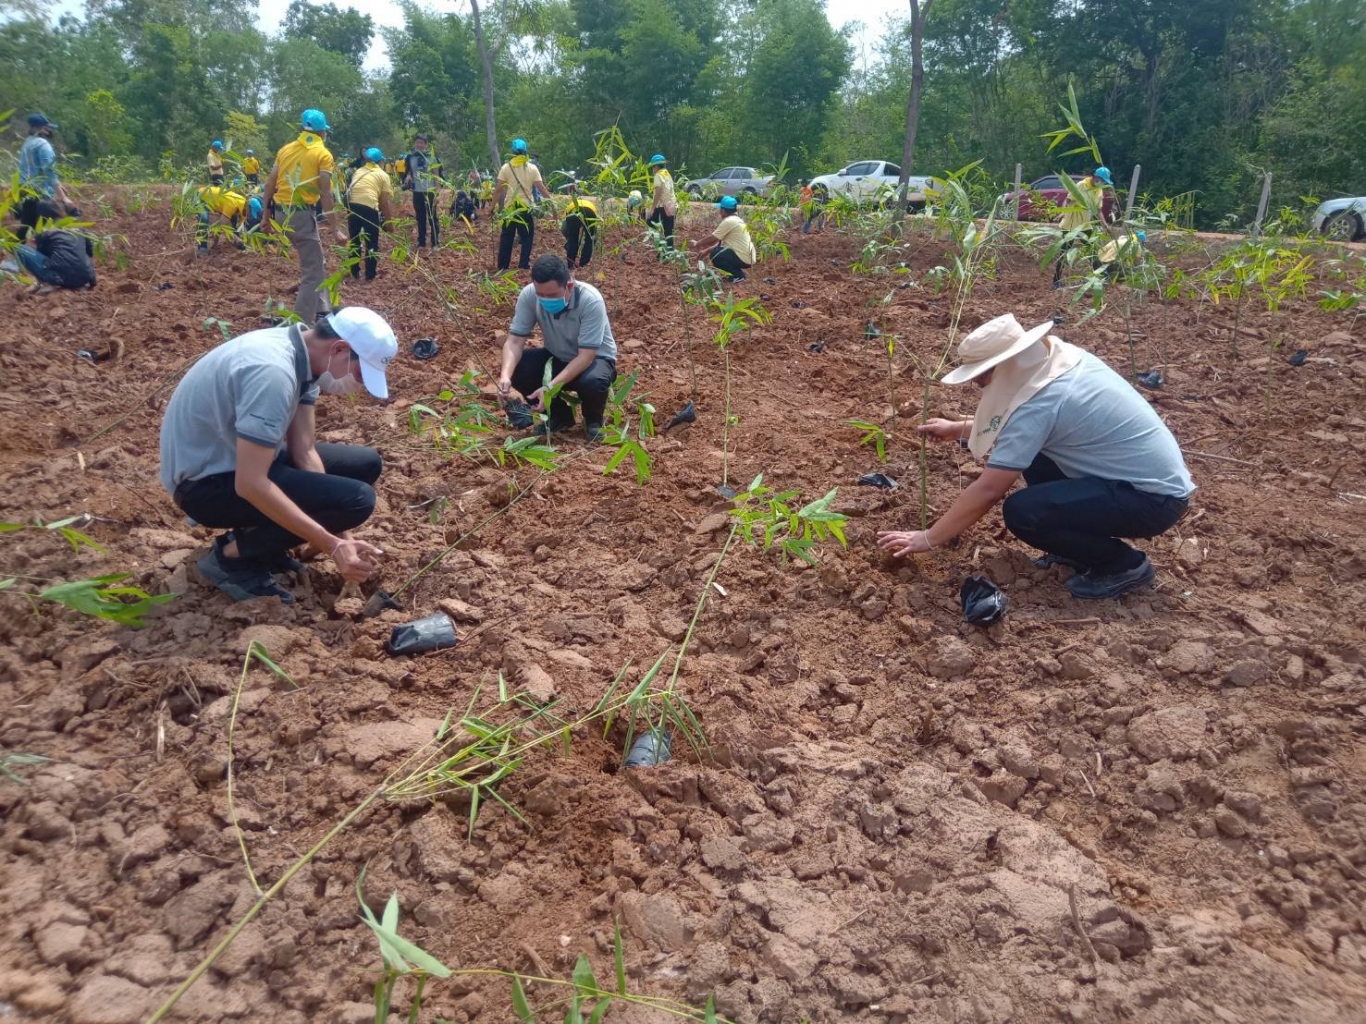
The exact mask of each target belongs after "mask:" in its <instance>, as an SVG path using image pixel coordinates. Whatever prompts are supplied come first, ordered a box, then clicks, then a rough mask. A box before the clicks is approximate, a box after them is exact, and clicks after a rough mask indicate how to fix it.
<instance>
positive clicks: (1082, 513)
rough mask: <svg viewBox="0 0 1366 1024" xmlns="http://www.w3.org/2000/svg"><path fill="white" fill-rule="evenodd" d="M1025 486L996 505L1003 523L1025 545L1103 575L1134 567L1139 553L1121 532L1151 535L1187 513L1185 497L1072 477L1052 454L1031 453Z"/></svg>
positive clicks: (1137, 561)
mask: <svg viewBox="0 0 1366 1024" xmlns="http://www.w3.org/2000/svg"><path fill="white" fill-rule="evenodd" d="M1024 478H1025V483H1026V484H1027V485H1028V486H1026V487H1025V488H1024V490H1021V491H1016V492H1015V493H1014V494H1012V495H1011V496H1010V497H1008V498H1006V500H1005V504H1004V505H1003V506H1002V507H1001V515H1002V517H1003V518H1004V519H1005V523H1006V528H1007V529H1008V530H1010V532H1011V533H1013V534H1015V536H1017V537H1019V538H1020V539H1021V540H1022V541H1024V542H1025V543H1026V544H1030V545H1032V546H1034V547H1036V548H1038V549H1039V550H1041V551H1046V552H1048V553H1049V554H1053V555H1058V556H1060V557H1062V558H1067V559H1070V560H1071V561H1073V562H1076V563H1077V564H1079V565H1082V566H1085V567H1086V568H1088V569H1091V570H1093V571H1095V572H1098V573H1101V574H1102V575H1108V574H1110V573H1116V572H1124V571H1125V570H1126V569H1134V568H1137V567H1138V565H1139V564H1140V563H1141V562H1142V561H1143V554H1142V552H1140V551H1136V550H1134V549H1133V548H1131V547H1130V546H1129V545H1128V544H1125V543H1124V542H1123V541H1122V540H1119V538H1120V537H1156V536H1158V535H1159V534H1163V533H1166V532H1167V531H1168V530H1170V529H1171V528H1172V527H1173V526H1175V525H1176V524H1177V523H1178V522H1180V520H1181V517H1182V516H1184V515H1185V514H1186V509H1187V508H1188V507H1189V504H1190V503H1189V501H1188V500H1187V499H1186V498H1173V497H1167V496H1164V495H1161V494H1151V493H1149V492H1148V491H1140V490H1139V489H1138V488H1136V487H1134V485H1133V484H1129V483H1124V482H1122V481H1117V480H1099V479H1096V478H1093V477H1080V478H1077V479H1071V478H1069V477H1066V476H1064V475H1063V472H1062V470H1060V469H1059V468H1058V466H1057V463H1055V462H1054V461H1053V460H1052V459H1050V458H1049V457H1048V456H1046V455H1039V456H1036V457H1035V459H1034V461H1033V463H1031V464H1030V467H1029V468H1028V469H1026V470H1025V472H1024Z"/></svg>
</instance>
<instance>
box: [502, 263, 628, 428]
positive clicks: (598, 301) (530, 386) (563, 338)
mask: <svg viewBox="0 0 1366 1024" xmlns="http://www.w3.org/2000/svg"><path fill="white" fill-rule="evenodd" d="M537 324H540V326H541V336H542V338H544V341H545V345H544V347H543V348H527V347H526V343H527V339H528V338H530V337H531V334H532V332H533V331H534V330H535V329H536V325H537ZM547 378H548V379H547ZM616 379H617V342H616V339H615V338H614V337H612V325H611V324H610V323H608V322H607V304H606V303H605V302H604V301H603V299H602V293H601V292H600V291H598V290H597V289H596V288H594V287H593V286H592V285H591V284H584V283H583V282H581V281H575V280H574V278H573V276H572V275H571V274H570V272H569V264H567V263H565V261H564V258H563V257H561V256H555V255H546V256H542V257H541V258H540V259H538V260H537V261H536V262H535V264H533V265H532V268H531V284H529V285H527V286H526V287H525V288H523V289H522V293H521V294H520V295H518V296H517V308H516V310H515V311H514V312H513V316H512V326H511V327H509V328H508V337H507V342H506V343H505V344H504V345H503V369H502V373H501V374H500V375H499V378H498V395H499V398H500V399H501V400H502V402H503V404H504V405H506V404H507V403H508V402H509V401H510V400H511V398H512V392H513V390H514V389H515V390H516V391H517V392H518V394H520V395H522V396H524V397H525V398H526V400H527V401H528V402H529V403H531V407H532V409H533V410H534V411H536V412H544V411H545V409H544V405H543V401H544V396H545V392H546V390H547V389H548V388H552V387H557V386H558V387H562V388H563V389H564V390H565V391H571V392H573V393H574V394H576V395H578V396H579V404H580V405H582V406H583V430H584V433H585V434H586V435H587V437H588V440H589V441H596V440H597V439H598V436H599V435H600V434H601V433H602V417H603V412H604V410H605V409H606V408H607V393H608V391H609V390H610V389H611V387H612V382H613V381H614V380H616ZM510 418H514V417H511V416H510ZM514 425H518V424H516V422H515V418H514ZM520 425H522V426H525V425H526V424H525V423H523V424H520ZM573 425H574V410H573V408H572V407H571V406H570V404H569V403H568V402H567V401H565V400H564V399H563V398H562V397H560V396H559V395H556V396H555V399H554V401H553V402H551V405H550V418H549V422H548V423H546V424H545V425H544V427H543V428H541V429H543V430H544V431H545V432H546V433H547V435H548V434H550V433H554V432H557V431H561V430H566V429H568V428H569V427H572V426H573Z"/></svg>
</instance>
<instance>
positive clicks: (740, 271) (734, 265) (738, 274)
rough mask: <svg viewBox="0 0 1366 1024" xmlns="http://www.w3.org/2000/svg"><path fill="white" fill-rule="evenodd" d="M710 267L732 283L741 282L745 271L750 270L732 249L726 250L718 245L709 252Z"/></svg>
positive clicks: (748, 265)
mask: <svg viewBox="0 0 1366 1024" xmlns="http://www.w3.org/2000/svg"><path fill="white" fill-rule="evenodd" d="M711 265H712V266H713V267H715V268H716V269H717V270H719V271H721V273H723V274H725V275H726V276H727V277H729V278H730V279H731V280H732V281H743V280H744V279H745V271H746V270H748V269H749V268H750V264H748V263H746V262H745V261H744V260H742V259H741V258H740V257H739V256H737V255H736V254H735V250H734V249H728V248H726V247H725V246H724V245H718V246H717V247H716V248H715V249H713V250H712V251H711Z"/></svg>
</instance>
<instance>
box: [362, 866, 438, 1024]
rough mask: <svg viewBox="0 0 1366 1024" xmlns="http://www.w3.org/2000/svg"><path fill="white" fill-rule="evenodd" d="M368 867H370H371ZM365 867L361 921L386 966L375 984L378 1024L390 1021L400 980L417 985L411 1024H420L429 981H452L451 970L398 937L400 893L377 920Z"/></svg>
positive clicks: (383, 966) (383, 965) (410, 1007)
mask: <svg viewBox="0 0 1366 1024" xmlns="http://www.w3.org/2000/svg"><path fill="white" fill-rule="evenodd" d="M367 866H368V865H367ZM365 870H366V869H365V868H361V871H360V875H359V876H357V878H356V900H357V901H358V902H359V903H360V911H361V920H362V921H364V922H365V924H366V926H367V927H368V928H369V929H370V931H371V932H372V933H373V934H374V936H375V941H376V942H378V943H379V955H380V961H381V964H382V967H381V969H380V976H379V978H378V980H376V982H375V1024H385V1022H386V1021H388V1020H389V1014H390V1009H391V1006H392V1004H393V999H394V986H395V985H397V984H398V980H399V979H400V978H405V977H411V978H412V979H413V980H414V983H415V985H416V990H415V991H414V993H413V998H412V1002H411V1003H410V1004H409V1006H408V1024H417V1020H418V1014H419V1013H420V1012H421V1010H422V995H423V992H424V990H425V989H426V987H427V979H428V978H449V977H450V976H451V969H450V968H449V967H447V966H446V965H445V964H443V963H442V962H441V961H440V960H438V959H437V958H436V957H434V956H432V955H431V954H430V953H428V952H427V951H426V950H424V949H422V947H420V946H418V945H417V944H416V943H413V942H410V941H409V940H407V939H405V938H403V937H402V936H401V935H399V934H398V911H399V907H398V893H396V892H395V893H391V894H390V896H389V901H388V902H387V903H386V904H385V905H384V912H383V914H382V915H381V916H380V917H379V918H376V917H375V914H374V911H372V910H371V909H370V906H369V904H367V903H366V902H365Z"/></svg>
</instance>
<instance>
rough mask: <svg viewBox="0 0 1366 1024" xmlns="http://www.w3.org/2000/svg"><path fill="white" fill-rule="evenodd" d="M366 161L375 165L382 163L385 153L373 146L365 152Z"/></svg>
mask: <svg viewBox="0 0 1366 1024" xmlns="http://www.w3.org/2000/svg"><path fill="white" fill-rule="evenodd" d="M365 159H367V160H369V161H370V162H371V163H374V164H377V163H382V162H383V160H384V153H383V151H382V150H380V148H379V147H378V146H371V147H370V148H369V149H367V150H366V151H365Z"/></svg>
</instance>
